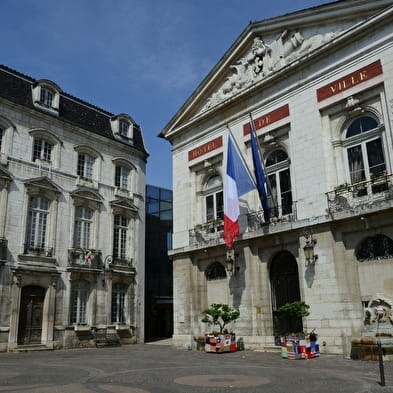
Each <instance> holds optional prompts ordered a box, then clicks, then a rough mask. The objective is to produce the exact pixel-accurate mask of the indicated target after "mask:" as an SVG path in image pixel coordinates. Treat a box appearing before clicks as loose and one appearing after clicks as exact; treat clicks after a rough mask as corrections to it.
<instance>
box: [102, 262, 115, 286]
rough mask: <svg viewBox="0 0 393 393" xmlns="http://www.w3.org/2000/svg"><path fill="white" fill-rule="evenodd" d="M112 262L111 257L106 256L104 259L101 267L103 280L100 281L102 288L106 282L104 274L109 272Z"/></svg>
mask: <svg viewBox="0 0 393 393" xmlns="http://www.w3.org/2000/svg"><path fill="white" fill-rule="evenodd" d="M112 262H113V257H112V255H107V256H106V257H105V259H104V266H103V267H102V268H103V271H104V278H103V279H102V286H105V282H106V272H109V271H110V269H111V268H110V265H111V264H112Z"/></svg>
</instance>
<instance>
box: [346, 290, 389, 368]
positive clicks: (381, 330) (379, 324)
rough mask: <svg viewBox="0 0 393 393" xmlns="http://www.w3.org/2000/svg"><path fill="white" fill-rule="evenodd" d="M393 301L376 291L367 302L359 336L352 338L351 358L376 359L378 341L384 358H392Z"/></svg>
mask: <svg viewBox="0 0 393 393" xmlns="http://www.w3.org/2000/svg"><path fill="white" fill-rule="evenodd" d="M392 308H393V302H392V300H391V299H389V298H388V297H387V296H385V295H384V294H380V293H378V294H377V295H375V296H374V297H373V298H372V299H371V300H370V301H369V302H368V304H367V307H366V309H365V312H364V320H363V329H362V333H361V337H360V338H355V339H353V340H352V348H351V358H352V359H360V360H378V347H377V344H378V342H380V343H381V345H382V347H383V351H384V358H385V359H386V360H393V310H392Z"/></svg>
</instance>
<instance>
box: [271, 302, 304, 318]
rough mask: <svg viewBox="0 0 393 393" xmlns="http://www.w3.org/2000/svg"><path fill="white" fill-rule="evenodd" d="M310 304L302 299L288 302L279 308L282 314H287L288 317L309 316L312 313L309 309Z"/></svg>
mask: <svg viewBox="0 0 393 393" xmlns="http://www.w3.org/2000/svg"><path fill="white" fill-rule="evenodd" d="M309 308H310V306H309V305H308V304H306V303H305V302H302V301H300V300H298V301H296V302H292V303H286V304H284V305H283V306H281V307H280V308H279V309H278V312H279V313H280V314H284V315H287V316H288V317H292V318H293V317H298V318H301V317H307V316H308V315H310V313H309V312H308V309H309Z"/></svg>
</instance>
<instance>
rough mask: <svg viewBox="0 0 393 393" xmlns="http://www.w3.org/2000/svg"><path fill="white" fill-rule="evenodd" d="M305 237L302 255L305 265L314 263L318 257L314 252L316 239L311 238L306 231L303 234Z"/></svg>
mask: <svg viewBox="0 0 393 393" xmlns="http://www.w3.org/2000/svg"><path fill="white" fill-rule="evenodd" d="M304 237H305V238H306V244H305V245H304V247H303V251H304V257H305V258H306V266H307V265H310V264H311V265H315V262H316V261H317V259H318V255H317V254H315V253H314V247H315V245H316V244H317V241H316V240H315V239H313V238H312V235H311V233H306V234H305V235H304Z"/></svg>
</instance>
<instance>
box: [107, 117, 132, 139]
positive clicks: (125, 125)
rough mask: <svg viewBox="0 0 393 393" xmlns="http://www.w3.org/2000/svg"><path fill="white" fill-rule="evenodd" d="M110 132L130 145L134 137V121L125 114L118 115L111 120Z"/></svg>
mask: <svg viewBox="0 0 393 393" xmlns="http://www.w3.org/2000/svg"><path fill="white" fill-rule="evenodd" d="M111 127H112V132H113V134H114V135H115V137H117V138H118V139H119V140H121V141H123V142H128V143H132V139H133V137H134V135H133V131H134V121H133V120H132V119H131V117H130V116H128V115H126V114H120V115H116V116H113V117H112V118H111Z"/></svg>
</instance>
